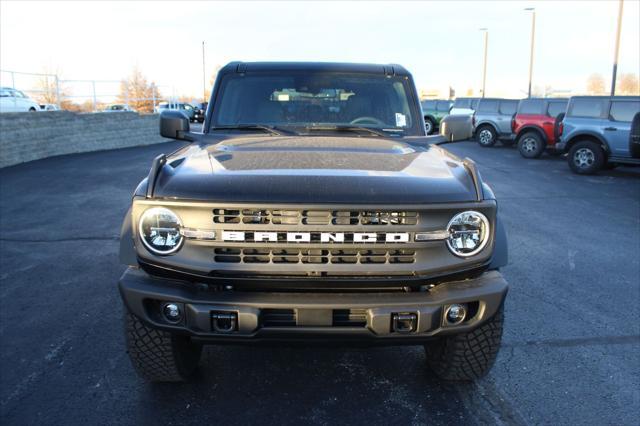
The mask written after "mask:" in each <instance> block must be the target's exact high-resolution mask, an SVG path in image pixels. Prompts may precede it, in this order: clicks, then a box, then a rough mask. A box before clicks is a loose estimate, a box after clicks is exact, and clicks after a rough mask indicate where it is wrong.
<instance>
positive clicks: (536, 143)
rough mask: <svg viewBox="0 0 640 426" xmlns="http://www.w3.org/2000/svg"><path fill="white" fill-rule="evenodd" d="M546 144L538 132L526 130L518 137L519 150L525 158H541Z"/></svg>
mask: <svg viewBox="0 0 640 426" xmlns="http://www.w3.org/2000/svg"><path fill="white" fill-rule="evenodd" d="M546 145H547V144H546V143H545V141H544V139H543V138H542V137H541V136H540V134H539V133H538V132H535V131H534V132H526V133H525V134H524V135H522V136H520V138H519V139H518V152H520V155H522V156H523V157H524V158H540V156H541V155H542V153H543V152H544V149H545V148H546Z"/></svg>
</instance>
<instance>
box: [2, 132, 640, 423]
mask: <svg viewBox="0 0 640 426" xmlns="http://www.w3.org/2000/svg"><path fill="white" fill-rule="evenodd" d="M178 146H180V144H178V143H169V144H163V145H156V146H150V147H141V148H131V149H124V150H118V151H109V152H98V153H88V154H80V155H71V156H64V157H57V158H50V159H46V160H41V161H37V162H33V163H28V164H24V165H20V166H16V167H11V168H6V169H2V170H0V191H1V192H0V197H1V198H0V199H1V203H0V231H1V235H0V244H1V246H0V259H1V264H0V306H1V307H0V341H1V345H0V348H1V349H0V387H1V389H0V410H1V413H0V414H1V417H0V421H1V423H2V424H3V425H17V424H21V425H22V424H39V425H41V424H80V423H83V424H85V423H86V424H110V425H112V424H151V423H153V424H181V425H182V424H190V423H196V422H198V423H199V422H202V421H207V422H209V423H212V422H215V423H244V424H247V423H251V424H266V423H276V422H277V423H282V424H290V423H291V424H293V423H310V424H334V423H344V424H347V423H351V424H353V423H364V422H366V423H370V424H407V423H411V424H452V423H459V424H501V423H502V424H553V425H558V424H594V425H603V424H616V425H627V424H628V425H632V424H637V422H638V418H639V415H640V355H639V354H640V351H639V349H640V321H638V317H639V316H640V315H639V314H640V262H639V260H640V256H639V254H640V243H639V241H640V169H630V168H619V169H616V170H612V171H607V172H605V173H602V174H600V175H598V176H592V177H585V176H576V175H573V174H571V173H570V172H569V170H568V167H567V164H566V162H565V161H564V160H562V159H558V158H554V159H552V158H549V157H545V158H543V159H541V160H537V161H535V160H534V161H527V160H524V159H522V158H521V157H520V156H519V154H518V153H517V152H516V150H514V149H508V148H503V147H496V148H491V149H483V148H480V147H479V146H478V145H476V144H475V143H472V142H463V143H459V144H454V145H449V148H450V150H451V151H453V152H454V153H456V154H458V155H461V156H469V157H471V158H473V159H474V160H475V161H476V162H477V163H478V164H479V167H480V170H481V173H482V175H483V177H484V178H485V180H486V181H487V182H488V183H489V184H490V185H492V187H493V189H494V191H495V192H496V195H497V196H498V199H499V203H500V209H501V214H502V218H503V220H504V223H505V225H506V228H507V232H508V234H509V242H510V255H511V258H510V265H509V266H508V267H505V268H504V269H503V273H504V275H505V277H506V278H507V280H508V281H509V282H510V284H511V290H510V293H509V296H508V297H507V303H506V308H505V314H506V329H505V336H504V342H503V348H502V350H501V352H500V355H499V357H498V361H497V363H496V365H495V367H494V368H493V370H492V372H491V373H490V374H489V376H488V377H487V378H485V379H483V380H481V381H479V382H478V383H476V384H473V385H469V384H466V385H448V384H444V383H442V382H440V381H438V380H437V379H436V378H435V377H433V376H432V375H430V373H429V371H428V370H427V368H426V367H425V362H424V353H423V351H422V349H421V348H419V347H392V348H374V349H361V348H359V349H350V348H276V347H266V348H265V347H260V348H249V347H234V346H222V347H208V348H207V349H206V350H205V353H204V354H203V361H202V368H201V372H200V375H199V376H198V377H197V378H196V380H195V381H194V382H193V383H189V384H185V385H151V384H147V383H145V382H143V381H142V380H140V379H138V378H137V377H136V375H135V374H134V371H133V369H132V367H131V365H130V363H129V360H128V358H127V356H126V354H125V348H124V341H123V335H122V322H121V317H122V304H121V301H120V296H119V295H118V293H117V290H116V281H117V279H118V277H119V276H120V274H121V273H122V271H123V267H122V266H121V265H119V263H118V234H119V227H120V223H121V220H122V217H123V215H124V213H125V211H126V209H127V206H128V203H129V200H130V196H131V193H132V191H133V189H134V187H135V186H136V184H137V182H138V181H139V180H140V179H141V178H142V177H143V176H144V175H146V173H147V172H148V169H149V165H150V161H151V159H152V158H153V157H154V156H155V155H157V154H158V153H161V152H169V151H171V150H173V149H175V148H177V147H178Z"/></svg>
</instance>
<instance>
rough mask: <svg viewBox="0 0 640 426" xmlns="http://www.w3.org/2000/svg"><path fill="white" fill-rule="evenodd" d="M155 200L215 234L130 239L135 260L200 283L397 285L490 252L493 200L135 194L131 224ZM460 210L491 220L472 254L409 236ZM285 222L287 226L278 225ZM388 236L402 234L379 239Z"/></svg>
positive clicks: (468, 264)
mask: <svg viewBox="0 0 640 426" xmlns="http://www.w3.org/2000/svg"><path fill="white" fill-rule="evenodd" d="M158 205H160V206H163V207H166V208H169V209H171V210H172V211H174V212H175V213H176V214H177V215H178V216H179V217H180V219H181V220H182V223H183V226H185V227H187V228H194V229H200V230H206V231H213V232H215V239H214V240H196V239H185V241H184V244H183V246H182V248H181V249H180V250H179V251H177V252H176V253H175V254H173V255H171V256H157V255H153V254H152V253H150V252H149V251H148V250H146V249H145V248H144V246H143V245H142V244H141V243H139V241H137V236H135V240H136V242H137V243H136V252H137V254H138V258H139V262H140V263H142V264H146V265H153V266H155V267H159V268H162V269H163V270H167V271H168V270H172V271H175V274H176V275H177V276H179V275H180V274H183V273H186V274H187V276H188V279H189V280H194V278H196V277H198V276H200V277H202V279H203V280H205V281H207V282H208V281H210V280H214V281H216V282H219V281H223V282H224V283H227V282H228V283H229V284H233V285H235V284H238V283H242V285H243V286H246V287H253V286H252V284H251V281H255V282H256V285H259V286H263V285H271V284H268V283H267V281H264V280H270V281H269V282H273V283H274V284H277V283H275V282H274V281H273V280H281V282H282V283H285V282H286V281H290V282H294V281H295V282H298V283H300V287H299V288H306V286H318V285H320V284H318V280H324V281H327V285H329V284H331V283H336V285H339V284H337V283H338V281H343V280H344V281H349V282H350V284H349V285H350V286H355V285H356V281H358V280H360V281H361V282H362V284H361V286H363V288H365V287H368V286H371V285H374V286H375V287H380V286H383V287H384V286H386V285H385V282H386V283H388V286H389V287H402V286H404V285H416V284H417V283H418V281H416V280H419V279H425V280H427V279H431V278H432V277H442V276H448V275H455V274H457V273H462V272H464V271H471V270H478V269H479V268H483V267H485V266H486V265H488V264H489V262H490V260H491V254H492V251H493V233H494V226H493V225H494V223H495V211H496V203H495V201H493V200H485V201H480V202H475V201H474V202H466V203H451V204H431V205H415V204H414V205H397V206H380V205H377V206H373V205H362V206H357V207H354V206H349V205H291V204H275V203H274V205H268V206H267V205H260V204H245V205H242V204H228V205H224V204H218V203H213V202H189V201H172V200H140V199H136V200H134V205H133V209H132V220H133V222H134V223H137V222H138V219H139V217H140V216H141V214H142V213H143V212H144V211H145V210H146V209H147V208H149V207H150V206H158ZM466 210H476V211H479V212H482V213H483V214H484V215H485V216H487V218H488V219H489V222H490V224H491V236H490V241H489V242H488V244H487V245H486V246H485V248H484V249H483V251H482V252H480V253H479V254H477V255H475V256H472V257H471V258H460V257H457V256H454V255H453V254H452V253H451V252H450V251H449V249H448V248H447V246H446V243H445V241H444V240H434V241H416V240H415V234H416V233H418V232H438V231H443V230H445V229H446V226H447V224H448V223H449V221H450V220H451V218H452V217H453V216H454V215H456V214H457V213H460V212H462V211H466ZM287 221H289V222H290V223H284V222H287ZM223 232H235V233H238V234H240V235H241V238H238V239H235V240H234V239H231V240H230V239H228V238H226V239H225V238H223ZM255 233H261V234H262V235H263V234H265V233H271V234H272V236H273V235H277V240H275V241H273V240H272V238H273V237H270V238H268V239H256V238H254V237H255V235H254V234H255ZM292 233H305V234H309V235H310V238H309V239H308V240H305V241H291V240H289V239H288V236H289V234H292ZM327 233H330V234H332V235H335V234H344V240H342V241H336V240H335V239H331V240H330V241H327V239H326V238H325V239H324V240H321V238H320V235H322V234H327ZM363 233H371V234H375V235H377V236H379V238H378V239H377V240H375V241H369V240H365V241H357V242H356V241H354V238H353V235H354V234H363ZM388 234H394V235H401V236H402V237H403V238H402V239H401V240H398V241H394V240H387V239H386V236H387V235H388ZM180 271H183V272H180ZM196 280H197V278H196ZM303 281H304V282H303ZM306 281H308V282H306ZM409 282H411V284H409ZM374 283H375V284H374ZM238 285H239V284H238ZM332 285H333V284H332Z"/></svg>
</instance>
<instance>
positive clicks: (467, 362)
mask: <svg viewBox="0 0 640 426" xmlns="http://www.w3.org/2000/svg"><path fill="white" fill-rule="evenodd" d="M503 324H504V314H503V308H502V307H500V309H499V310H498V312H496V314H495V315H494V316H493V317H492V318H491V319H490V320H489V321H488V322H486V323H485V324H483V325H481V326H480V327H478V328H476V329H475V330H472V331H469V332H467V333H461V334H455V335H452V336H447V337H441V338H440V339H438V340H437V341H435V342H432V343H429V344H427V345H425V352H426V354H427V364H428V365H429V368H431V371H433V372H434V373H435V374H436V375H437V376H438V377H440V378H441V379H443V380H447V381H463V382H469V381H473V380H477V379H479V378H481V377H483V376H485V375H486V374H487V373H488V372H489V370H490V369H491V367H492V366H493V364H494V362H495V360H496V357H497V355H498V350H499V349H500V342H501V340H502V329H503Z"/></svg>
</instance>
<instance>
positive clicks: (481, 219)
mask: <svg viewBox="0 0 640 426" xmlns="http://www.w3.org/2000/svg"><path fill="white" fill-rule="evenodd" d="M447 230H448V231H449V237H448V238H447V247H449V250H451V252H452V253H453V254H455V255H456V256H460V257H469V256H473V255H474V254H477V253H478V252H479V251H480V250H482V249H483V248H484V246H485V245H486V244H487V241H489V220H487V217H486V216H485V215H483V214H482V213H479V212H474V211H466V212H462V213H458V214H457V215H455V216H454V217H453V219H451V221H450V222H449V225H447Z"/></svg>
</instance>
